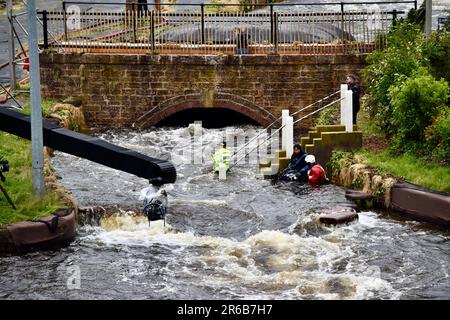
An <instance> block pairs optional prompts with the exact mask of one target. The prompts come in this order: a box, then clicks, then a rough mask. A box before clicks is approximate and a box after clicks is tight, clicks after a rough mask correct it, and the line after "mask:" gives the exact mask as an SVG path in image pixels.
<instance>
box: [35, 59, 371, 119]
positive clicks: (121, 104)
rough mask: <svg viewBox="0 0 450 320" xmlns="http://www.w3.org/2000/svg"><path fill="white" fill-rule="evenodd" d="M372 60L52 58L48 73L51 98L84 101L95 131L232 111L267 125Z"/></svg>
mask: <svg viewBox="0 0 450 320" xmlns="http://www.w3.org/2000/svg"><path fill="white" fill-rule="evenodd" d="M365 57H366V55H364V54H359V55H357V54H355V55H324V54H321V55H241V56H237V55H162V54H161V55H151V54H101V53H82V54H80V53H58V52H55V51H44V52H43V53H42V54H41V56H40V63H41V65H40V66H41V84H42V93H43V96H44V97H49V98H54V99H64V98H67V97H73V98H75V99H78V100H81V103H82V105H83V112H84V114H85V117H86V121H87V123H88V125H90V126H93V127H115V128H133V127H134V128H148V127H151V126H154V125H157V124H158V123H159V122H161V121H162V120H164V119H166V118H167V117H169V116H171V115H173V114H175V113H177V112H180V111H183V110H187V109H191V108H224V109H229V110H233V111H235V112H238V113H241V114H243V115H245V116H247V117H249V118H251V119H253V120H254V121H256V122H257V123H259V124H260V125H262V126H266V125H268V124H270V123H271V122H272V121H273V120H275V119H276V118H278V117H279V116H280V115H281V110H282V109H286V108H288V109H290V110H291V111H292V112H293V111H296V110H298V109H299V108H301V107H304V106H306V105H307V104H309V103H311V102H314V101H316V100H318V99H320V98H322V97H324V96H327V95H328V94H330V93H332V92H335V91H337V90H338V89H339V85H340V83H341V82H342V81H343V80H344V79H345V75H346V74H347V73H355V74H357V75H360V73H361V69H362V68H363V67H364V66H365V65H366V62H365ZM300 116H301V115H300ZM301 125H302V127H309V126H311V120H310V119H309V120H308V121H304V122H301Z"/></svg>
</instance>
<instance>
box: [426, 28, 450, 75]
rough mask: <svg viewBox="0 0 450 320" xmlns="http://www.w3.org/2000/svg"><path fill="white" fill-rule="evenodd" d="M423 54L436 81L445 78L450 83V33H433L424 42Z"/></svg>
mask: <svg viewBox="0 0 450 320" xmlns="http://www.w3.org/2000/svg"><path fill="white" fill-rule="evenodd" d="M423 54H424V56H425V57H426V59H427V60H428V62H429V64H430V71H431V73H432V74H433V75H434V76H435V77H436V79H441V78H444V79H445V80H447V82H449V83H450V32H448V31H440V32H432V33H431V35H430V37H429V38H428V39H427V40H426V41H425V42H424V48H423Z"/></svg>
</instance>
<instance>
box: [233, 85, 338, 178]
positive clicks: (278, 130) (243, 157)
mask: <svg viewBox="0 0 450 320" xmlns="http://www.w3.org/2000/svg"><path fill="white" fill-rule="evenodd" d="M338 92H340V91H338ZM334 94H336V93H334ZM334 94H333V95H334ZM344 99H345V98H339V99H337V100H335V101H333V102H330V103H328V104H327V105H325V106H323V107H320V108H319V109H317V110H315V111H313V112H311V113H309V114H307V115H306V116H303V117H301V118H300V119H297V120H296V121H294V122H293V124H295V123H297V122H299V121H301V120H304V119H306V118H308V117H310V116H312V115H313V114H316V113H318V112H320V111H322V110H324V109H326V108H329V107H331V106H332V105H334V104H336V103H337V102H340V101H342V100H344ZM285 126H286V125H283V126H281V127H280V128H278V129H277V130H275V131H274V132H273V133H272V134H271V135H270V136H269V137H268V138H267V139H266V140H265V141H263V142H261V143H259V144H258V145H257V146H256V147H254V148H253V149H251V150H250V151H248V152H246V153H245V154H244V155H243V156H242V157H240V158H239V159H237V160H236V161H235V162H234V163H233V164H231V165H230V169H231V168H233V167H234V166H236V165H237V164H238V162H240V161H241V160H243V159H245V158H246V157H247V156H248V155H249V154H250V153H252V152H253V151H254V150H256V149H257V148H258V147H259V146H260V145H262V144H263V143H267V142H268V141H269V140H270V139H271V138H272V137H273V136H274V135H275V134H276V133H278V132H280V130H281V129H283V128H284V127H285Z"/></svg>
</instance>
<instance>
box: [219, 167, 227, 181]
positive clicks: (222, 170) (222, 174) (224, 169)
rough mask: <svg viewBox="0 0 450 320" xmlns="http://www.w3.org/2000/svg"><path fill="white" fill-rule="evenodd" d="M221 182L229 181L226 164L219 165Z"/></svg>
mask: <svg viewBox="0 0 450 320" xmlns="http://www.w3.org/2000/svg"><path fill="white" fill-rule="evenodd" d="M219 180H227V166H226V165H225V163H219Z"/></svg>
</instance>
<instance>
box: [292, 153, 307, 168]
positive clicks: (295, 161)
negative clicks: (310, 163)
mask: <svg viewBox="0 0 450 320" xmlns="http://www.w3.org/2000/svg"><path fill="white" fill-rule="evenodd" d="M307 155H308V154H307V153H306V152H305V151H302V152H300V153H299V154H296V153H293V154H292V156H291V162H289V166H288V168H289V169H292V170H297V171H301V170H303V169H304V168H305V166H306V165H307V163H306V161H305V158H306V156H307Z"/></svg>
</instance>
